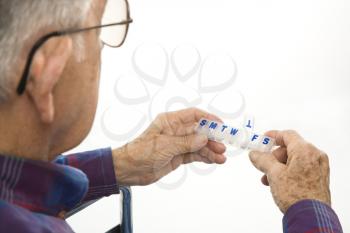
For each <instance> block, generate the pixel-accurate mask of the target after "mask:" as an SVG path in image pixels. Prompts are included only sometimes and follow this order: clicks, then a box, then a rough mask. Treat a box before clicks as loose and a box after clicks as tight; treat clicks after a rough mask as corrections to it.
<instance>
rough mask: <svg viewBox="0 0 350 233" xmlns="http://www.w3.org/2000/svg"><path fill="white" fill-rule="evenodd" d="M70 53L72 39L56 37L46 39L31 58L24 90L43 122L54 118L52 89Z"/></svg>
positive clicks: (51, 120) (48, 121)
mask: <svg viewBox="0 0 350 233" xmlns="http://www.w3.org/2000/svg"><path fill="white" fill-rule="evenodd" d="M71 54H72V39H71V38H69V37H58V38H53V39H50V40H49V41H47V42H46V43H45V44H44V45H43V47H42V48H40V49H39V50H38V51H37V52H36V54H35V56H34V59H33V62H32V66H31V72H30V79H29V80H28V85H27V89H26V92H27V94H28V95H29V96H30V97H31V99H32V101H33V103H34V105H35V107H36V110H37V112H38V114H39V116H40V119H41V121H42V122H43V123H45V124H50V123H52V122H53V120H54V116H55V107H54V99H53V90H54V87H55V86H56V84H57V83H58V81H59V79H60V77H61V76H62V73H63V70H64V68H65V67H66V64H67V61H68V60H69V58H70V55H71Z"/></svg>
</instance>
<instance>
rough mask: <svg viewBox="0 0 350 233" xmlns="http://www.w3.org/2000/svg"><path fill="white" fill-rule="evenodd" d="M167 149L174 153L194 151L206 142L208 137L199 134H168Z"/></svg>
mask: <svg viewBox="0 0 350 233" xmlns="http://www.w3.org/2000/svg"><path fill="white" fill-rule="evenodd" d="M167 140H168V143H169V144H168V146H169V147H168V149H169V150H170V151H171V152H172V154H174V155H180V154H186V153H192V152H196V151H198V150H200V149H202V148H203V147H204V146H205V145H207V143H208V137H207V136H205V135H201V134H191V135H185V136H168V137H167Z"/></svg>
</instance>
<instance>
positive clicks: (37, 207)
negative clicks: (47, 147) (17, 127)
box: [0, 148, 342, 233]
mask: <svg viewBox="0 0 350 233" xmlns="http://www.w3.org/2000/svg"><path fill="white" fill-rule="evenodd" d="M76 168H78V169H79V170H78V169H76ZM118 192H119V188H118V184H117V181H116V178H115V173H114V169H113V160H112V153H111V149H109V148H108V149H100V150H95V151H89V152H85V153H80V154H73V155H69V156H59V157H58V158H57V159H56V160H55V161H54V163H45V162H40V161H32V160H26V159H21V158H15V157H5V156H0V232H6V233H11V232H18V233H23V232H29V233H34V232H35V233H41V232H45V233H46V232H63V233H67V232H72V229H71V228H70V227H69V226H68V224H67V223H66V222H65V221H64V219H63V217H64V213H65V212H67V211H69V210H71V209H72V208H74V207H76V206H77V205H79V204H82V203H84V202H86V201H89V200H92V199H97V198H100V197H103V196H108V195H110V194H114V193H118ZM283 232H284V233H341V232H342V229H341V226H340V223H339V220H338V217H337V215H336V214H335V212H334V211H333V210H332V209H331V208H330V207H329V206H328V205H326V204H323V203H321V202H318V201H315V200H303V201H300V202H298V203H296V204H294V205H293V206H291V207H290V208H289V209H288V211H287V213H286V214H285V216H284V218H283Z"/></svg>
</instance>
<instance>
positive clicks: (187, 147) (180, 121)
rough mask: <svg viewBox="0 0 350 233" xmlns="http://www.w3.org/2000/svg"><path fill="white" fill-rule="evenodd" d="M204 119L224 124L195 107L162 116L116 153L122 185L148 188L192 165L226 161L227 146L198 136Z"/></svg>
mask: <svg viewBox="0 0 350 233" xmlns="http://www.w3.org/2000/svg"><path fill="white" fill-rule="evenodd" d="M201 118H207V119H211V120H216V121H221V120H220V119H219V118H217V117H216V116H214V115H211V114H209V113H206V112H204V111H202V110H199V109H196V108H190V109H185V110H181V111H177V112H168V113H162V114H160V115H159V116H158V117H157V118H156V119H155V120H154V121H153V122H152V124H151V125H150V126H149V127H148V129H147V130H146V131H145V132H144V133H143V134H142V135H140V136H139V137H138V138H136V139H135V140H134V141H132V142H130V143H128V144H126V145H125V146H123V147H121V148H118V149H116V150H114V151H113V159H114V164H115V170H116V176H117V178H118V182H119V184H121V185H148V184H151V183H154V182H156V181H157V180H159V179H160V178H162V177H163V176H165V175H167V174H168V173H170V172H171V171H173V170H175V169H176V168H178V167H179V166H180V165H181V164H187V163H191V162H204V163H217V164H222V163H224V162H225V161H226V157H225V156H224V155H223V153H224V152H225V150H226V147H225V146H224V145H223V144H221V143H217V142H209V141H208V138H207V137H206V136H204V135H198V134H196V133H195V126H196V123H197V122H198V121H199V120H200V119H201Z"/></svg>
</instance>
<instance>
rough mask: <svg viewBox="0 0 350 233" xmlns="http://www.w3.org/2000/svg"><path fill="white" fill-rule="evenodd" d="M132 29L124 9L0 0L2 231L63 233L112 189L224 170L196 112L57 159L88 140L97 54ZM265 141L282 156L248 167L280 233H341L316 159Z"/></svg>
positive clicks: (164, 118)
mask: <svg viewBox="0 0 350 233" xmlns="http://www.w3.org/2000/svg"><path fill="white" fill-rule="evenodd" d="M131 22H132V20H131V18H130V16H129V7H128V4H127V2H126V1H124V0H108V1H107V2H106V1H101V0H74V1H71V0H61V1H53V0H26V1H23V0H11V1H8V0H0V53H1V57H2V58H1V59H2V62H1V64H0V73H1V77H0V129H1V134H0V154H1V155H0V231H1V232H71V231H72V230H71V228H70V227H69V226H68V225H67V224H66V222H65V221H64V217H65V213H66V212H67V211H69V210H71V209H72V208H74V207H76V206H78V205H80V204H82V203H84V202H86V201H89V200H93V199H97V198H100V197H102V196H108V195H111V194H114V193H118V192H119V188H118V187H119V185H148V184H151V183H153V182H155V181H157V180H158V179H160V178H161V177H163V176H164V175H166V174H168V173H170V172H171V171H173V170H174V169H176V168H177V167H179V166H180V165H181V164H186V163H190V162H195V161H199V162H205V163H218V164H222V163H224V162H225V160H226V158H225V156H224V155H223V153H224V152H225V146H224V145H222V144H220V143H214V142H208V139H207V138H206V137H205V136H203V135H196V134H195V133H194V126H195V123H196V122H197V121H198V120H199V119H200V118H203V117H204V118H208V119H213V120H220V119H218V118H217V117H216V116H214V115H211V114H208V113H206V112H204V111H201V110H198V109H187V110H183V111H178V112H172V113H164V114H160V115H159V116H158V117H157V118H156V119H155V120H154V122H153V123H152V124H151V125H150V126H149V128H148V129H147V130H146V131H145V132H144V133H143V134H142V135H141V136H139V137H138V138H137V139H135V140H134V141H132V142H130V143H128V144H126V145H125V146H123V147H121V148H117V149H113V150H111V149H110V148H106V149H99V150H95V151H89V152H85V153H80V154H73V155H68V156H61V155H60V154H61V153H63V152H65V151H67V150H69V149H71V148H73V147H75V146H76V145H78V144H79V143H80V142H81V141H82V140H83V139H84V138H85V137H86V135H87V134H88V132H89V130H90V128H91V125H92V121H93V119H94V114H95V110H96V105H97V96H98V85H99V74H100V53H101V49H102V47H103V45H108V46H112V47H118V46H120V45H121V44H122V43H123V42H124V40H125V36H126V33H127V31H128V25H129V24H130V23H131ZM101 42H102V43H101ZM270 136H272V137H275V138H276V139H277V142H278V143H279V145H280V146H281V147H280V148H279V149H277V150H276V151H274V152H273V154H260V153H257V152H253V153H251V155H250V157H251V160H252V162H253V164H254V165H255V166H256V167H257V168H258V169H260V170H261V171H263V172H265V173H266V175H267V176H266V177H264V178H263V182H264V183H265V184H268V183H269V184H270V185H271V190H272V193H273V196H274V198H275V200H276V203H277V205H278V206H279V207H280V209H281V210H282V212H284V213H285V212H286V213H287V214H286V216H285V226H286V227H285V231H286V232H295V233H297V232H298V233H300V232H306V231H307V230H309V232H341V227H340V224H339V222H338V220H337V217H336V215H335V213H334V212H333V211H332V209H331V207H330V193H329V188H328V187H329V178H328V177H329V171H328V169H329V168H328V161H327V157H326V155H325V154H323V153H321V152H320V151H319V150H318V149H316V148H314V147H313V146H310V145H309V144H307V143H305V142H304V141H303V139H302V138H301V137H300V136H298V135H297V134H296V133H293V132H270ZM290 187H293V189H290ZM305 199H309V200H305ZM288 213H289V214H288Z"/></svg>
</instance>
